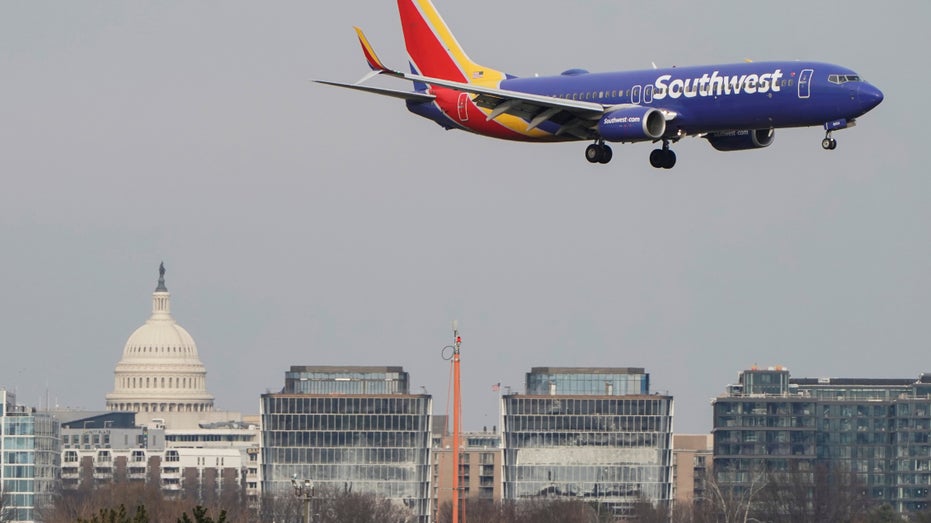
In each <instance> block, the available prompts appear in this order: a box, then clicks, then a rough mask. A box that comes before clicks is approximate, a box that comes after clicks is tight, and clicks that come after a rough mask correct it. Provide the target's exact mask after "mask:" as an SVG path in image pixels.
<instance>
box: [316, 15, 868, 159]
mask: <svg viewBox="0 0 931 523" xmlns="http://www.w3.org/2000/svg"><path fill="white" fill-rule="evenodd" d="M398 11H399V13H400V16H401V28H402V31H403V34H404V42H405V46H406V48H407V53H408V55H409V56H410V70H411V72H410V73H404V72H401V71H397V70H394V69H390V68H388V67H386V66H385V65H384V63H383V62H382V61H381V60H380V59H379V58H378V56H377V55H376V54H375V51H374V49H373V48H372V45H371V44H370V43H369V41H368V39H367V38H366V37H365V34H363V32H362V30H361V29H359V28H358V27H356V28H355V30H356V34H357V36H358V39H359V43H360V44H361V45H362V52H363V54H364V55H365V60H366V62H367V63H368V65H369V67H370V68H371V69H372V70H371V72H369V73H368V74H367V75H365V76H364V77H363V78H362V79H361V80H359V81H358V82H356V83H342V82H331V81H325V80H317V82H319V83H322V84H327V85H332V86H337V87H344V88H348V89H355V90H359V91H364V92H368V93H374V94H379V95H383V96H389V97H394V98H399V99H402V100H404V101H405V102H406V104H407V108H408V110H409V111H411V112H412V113H414V114H417V115H419V116H422V117H424V118H427V119H430V120H433V121H434V122H436V123H438V124H439V125H440V126H442V127H444V128H445V129H461V130H465V131H470V132H473V133H476V134H479V135H484V136H491V137H494V138H501V139H506V140H519V141H527V142H563V141H591V142H592V143H591V144H590V145H589V146H588V147H587V148H586V149H585V158H586V160H588V161H589V162H591V163H599V164H606V163H608V162H610V161H611V158H612V156H613V153H612V151H611V147H610V146H609V145H608V144H607V143H606V142H612V143H633V142H653V143H661V144H662V146H661V148H657V149H654V150H653V151H652V153H651V154H650V164H651V165H652V166H653V167H656V168H663V169H671V168H672V167H673V166H675V164H676V154H675V152H673V151H672V149H670V144H674V143H676V142H678V141H679V140H681V139H682V138H684V137H686V136H693V137H696V136H697V137H702V138H704V139H706V140H708V142H709V143H710V144H711V146H712V147H714V148H715V149H717V150H719V151H739V150H749V149H759V148H763V147H768V146H769V145H770V144H772V143H773V139H774V137H775V129H777V128H787V127H809V126H824V130H825V135H824V139H823V140H822V142H821V146H822V147H823V148H824V149H825V150H833V149H835V148H836V147H837V141H836V139H835V138H834V137H833V136H832V134H833V132H834V131H838V130H841V129H845V128H848V127H852V126H854V125H856V121H857V118H858V117H860V116H862V115H864V114H866V113H867V112H868V111H870V110H871V109H873V108H874V107H876V106H877V105H879V103H880V102H882V100H883V94H882V92H881V91H880V90H879V89H877V88H876V87H874V86H873V85H871V84H869V83H867V82H866V81H864V80H863V78H861V77H860V75H858V74H857V73H855V72H854V71H852V70H850V69H848V68H846V67H842V66H839V65H834V64H829V63H822V62H806V61H769V62H751V61H747V62H743V63H732V64H718V65H704V66H694V67H671V68H656V67H655V65H654V67H653V69H645V70H634V71H618V72H605V73H590V72H588V71H586V70H583V69H569V70H566V71H563V72H562V73H561V74H559V75H553V76H533V77H523V78H521V77H517V76H513V75H510V74H506V73H504V72H501V71H498V70H496V69H492V68H489V67H484V66H481V65H479V64H477V63H475V62H473V61H472V60H471V59H470V58H469V57H468V56H467V55H466V54H465V51H463V49H462V47H461V46H460V45H459V42H458V41H457V40H456V38H455V37H454V36H453V34H452V32H451V31H450V29H449V27H448V26H447V25H446V22H445V21H443V18H442V17H441V16H440V14H439V12H437V10H436V7H435V6H434V5H433V3H432V2H431V0H398ZM376 76H387V77H392V78H397V79H401V80H406V81H410V82H412V84H413V85H412V87H413V90H411V91H405V90H396V89H388V88H384V87H379V86H373V85H366V83H365V82H367V81H368V80H370V79H371V78H374V77H376Z"/></svg>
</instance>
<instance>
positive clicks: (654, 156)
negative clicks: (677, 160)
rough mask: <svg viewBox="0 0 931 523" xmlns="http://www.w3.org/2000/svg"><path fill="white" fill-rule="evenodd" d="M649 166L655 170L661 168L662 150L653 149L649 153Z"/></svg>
mask: <svg viewBox="0 0 931 523" xmlns="http://www.w3.org/2000/svg"><path fill="white" fill-rule="evenodd" d="M650 165H652V166H653V167H656V168H657V169H659V168H661V167H662V166H663V150H662V149H653V152H651V153H650Z"/></svg>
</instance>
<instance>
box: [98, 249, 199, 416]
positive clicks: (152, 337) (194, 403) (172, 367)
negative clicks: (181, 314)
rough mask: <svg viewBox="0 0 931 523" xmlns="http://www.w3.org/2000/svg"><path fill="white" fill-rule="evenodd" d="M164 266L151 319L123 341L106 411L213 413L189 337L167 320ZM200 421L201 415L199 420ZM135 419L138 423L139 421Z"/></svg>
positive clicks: (167, 307) (155, 295)
mask: <svg viewBox="0 0 931 523" xmlns="http://www.w3.org/2000/svg"><path fill="white" fill-rule="evenodd" d="M169 297H170V294H169V293H168V288H167V287H165V265H164V264H162V265H161V266H159V277H158V286H157V287H156V288H155V292H154V293H153V294H152V316H151V317H149V319H148V320H147V321H146V322H145V325H143V326H141V327H139V328H138V329H136V331H135V332H133V333H132V335H131V336H130V337H129V340H127V341H126V347H125V348H124V349H123V358H122V359H121V360H120V362H119V363H117V365H116V371H115V372H114V374H115V379H114V386H113V392H111V393H109V394H107V410H109V411H131V412H135V413H137V420H138V418H139V417H140V416H139V415H138V414H139V413H159V417H162V418H164V417H165V416H162V414H171V413H184V412H197V413H204V412H210V411H213V395H212V394H209V393H207V384H206V378H207V370H206V369H205V368H204V364H203V363H201V361H200V357H198V355H197V345H196V344H195V343H194V338H192V337H191V335H190V334H188V332H187V331H186V330H184V328H183V327H182V326H180V325H178V324H177V323H176V322H175V320H174V318H172V317H171V308H170V304H169ZM199 417H201V418H202V417H203V416H199ZM140 421H141V420H140Z"/></svg>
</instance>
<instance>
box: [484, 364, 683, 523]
mask: <svg viewBox="0 0 931 523" xmlns="http://www.w3.org/2000/svg"><path fill="white" fill-rule="evenodd" d="M648 384H649V375H648V374H646V373H645V372H644V369H642V368H636V369H634V368H551V367H542V368H534V369H532V371H531V372H530V373H528V374H527V391H528V393H527V394H525V395H520V394H513V395H505V396H503V397H502V398H501V412H502V422H501V426H502V427H503V431H502V434H503V448H504V478H503V482H504V489H503V490H504V497H505V499H512V500H516V499H521V498H533V497H540V496H557V497H566V498H570V499H573V500H576V499H580V500H583V501H586V502H592V503H594V504H596V506H597V507H598V510H599V512H601V513H603V514H604V513H608V514H613V515H615V516H623V515H626V514H628V513H629V512H630V510H631V508H632V507H633V505H634V504H635V503H637V502H640V501H642V500H648V501H650V502H653V503H654V504H656V505H659V506H668V505H669V503H670V501H671V498H672V415H673V399H672V397H671V396H661V395H652V394H649V385H648Z"/></svg>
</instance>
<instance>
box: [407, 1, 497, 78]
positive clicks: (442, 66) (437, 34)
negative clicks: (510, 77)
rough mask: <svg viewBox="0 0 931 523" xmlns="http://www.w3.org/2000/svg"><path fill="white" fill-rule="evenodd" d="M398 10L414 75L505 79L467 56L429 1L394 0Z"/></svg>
mask: <svg viewBox="0 0 931 523" xmlns="http://www.w3.org/2000/svg"><path fill="white" fill-rule="evenodd" d="M398 12H399V13H400V15H401V28H402V29H403V30H404V43H405V44H406V46H407V54H408V55H410V59H411V67H413V68H414V70H415V72H416V73H417V74H421V75H424V76H432V77H434V78H440V79H443V80H452V81H455V82H463V83H475V84H480V85H492V86H497V84H498V82H500V81H501V80H503V79H504V78H505V75H504V73H502V72H500V71H496V70H494V69H490V68H488V67H482V66H481V65H478V64H476V63H475V62H473V61H472V60H471V59H469V57H468V56H467V55H466V54H465V51H463V50H462V47H461V46H460V45H459V42H457V41H456V37H454V36H453V33H452V32H451V31H450V30H449V27H448V26H447V25H446V22H444V21H443V18H442V17H441V16H440V14H439V13H438V12H437V11H436V8H435V7H434V6H433V3H432V2H431V1H430V0H398Z"/></svg>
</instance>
